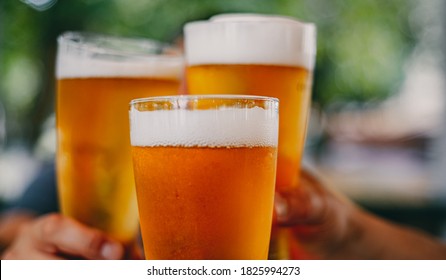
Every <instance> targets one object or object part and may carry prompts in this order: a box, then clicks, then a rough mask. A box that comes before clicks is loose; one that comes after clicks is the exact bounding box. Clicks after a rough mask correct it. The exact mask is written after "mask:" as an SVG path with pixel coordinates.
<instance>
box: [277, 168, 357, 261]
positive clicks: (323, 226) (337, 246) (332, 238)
mask: <svg viewBox="0 0 446 280" xmlns="http://www.w3.org/2000/svg"><path fill="white" fill-rule="evenodd" d="M275 210H276V222H277V224H279V225H280V226H283V227H289V228H290V230H291V231H292V235H293V236H294V238H296V239H297V240H298V241H299V244H300V246H301V247H303V249H304V250H305V253H306V254H309V255H311V256H313V257H315V258H322V259H326V258H335V256H337V255H339V253H340V252H339V251H342V250H341V248H342V247H344V246H345V244H346V243H347V242H349V241H351V240H352V239H355V238H356V236H357V235H358V234H360V232H359V231H358V230H359V229H358V227H357V226H356V225H355V221H356V220H357V219H359V216H360V215H361V210H360V209H359V208H358V207H356V206H355V205H353V204H352V203H351V202H350V201H348V200H347V199H346V198H345V197H342V196H341V195H340V194H337V193H335V192H332V191H330V190H328V189H327V188H326V186H324V185H323V183H322V182H321V180H320V179H318V178H317V177H316V176H315V175H313V174H311V173H310V172H309V171H307V170H302V172H301V177H300V184H299V186H298V187H296V188H291V189H289V190H286V191H280V192H277V193H276V198H275Z"/></svg>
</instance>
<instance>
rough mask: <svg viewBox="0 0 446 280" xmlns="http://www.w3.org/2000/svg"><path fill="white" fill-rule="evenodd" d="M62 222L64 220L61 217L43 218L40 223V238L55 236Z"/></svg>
mask: <svg viewBox="0 0 446 280" xmlns="http://www.w3.org/2000/svg"><path fill="white" fill-rule="evenodd" d="M63 222H64V218H63V217H62V216H61V215H58V214H50V215H48V216H45V217H44V218H43V219H42V223H41V233H42V237H43V238H45V237H48V236H53V235H54V234H56V233H57V232H58V231H59V230H60V228H61V227H62V224H63Z"/></svg>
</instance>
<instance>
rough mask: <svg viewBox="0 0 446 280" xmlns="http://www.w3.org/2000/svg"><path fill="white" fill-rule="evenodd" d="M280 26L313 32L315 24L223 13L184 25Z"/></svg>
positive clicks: (279, 16) (266, 16)
mask: <svg viewBox="0 0 446 280" xmlns="http://www.w3.org/2000/svg"><path fill="white" fill-rule="evenodd" d="M271 24H276V25H282V26H289V27H293V28H299V29H303V30H308V31H311V32H315V30H316V24H315V23H313V22H306V21H302V20H300V19H297V18H294V17H292V16H282V15H269V14H255V13H223V14H217V15H214V16H212V17H210V18H209V19H204V20H196V21H191V22H188V23H186V24H185V27H186V26H195V25H212V26H219V25H220V26H226V25H228V26H231V25H248V26H249V25H260V26H262V25H271Z"/></svg>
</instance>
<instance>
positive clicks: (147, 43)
mask: <svg viewBox="0 0 446 280" xmlns="http://www.w3.org/2000/svg"><path fill="white" fill-rule="evenodd" d="M101 40H102V42H105V41H107V40H108V41H112V42H114V41H116V42H117V41H121V42H125V43H128V44H129V45H131V46H134V47H139V48H140V49H138V50H136V49H133V50H132V49H125V48H124V49H118V48H113V47H111V46H104V45H98V44H97V43H99V42H101ZM57 43H58V47H59V48H60V47H61V46H67V47H70V48H74V49H77V50H80V51H85V52H86V53H92V54H98V55H110V56H115V57H116V56H118V57H129V58H137V59H183V54H182V52H181V50H180V49H179V48H177V47H175V46H172V45H170V44H168V43H164V42H161V41H157V40H154V39H150V38H143V37H126V36H117V35H111V34H101V33H95V32H88V31H66V32H63V33H62V34H60V35H59V36H58V37H57ZM143 50H146V51H147V52H144V51H143ZM162 50H166V51H167V53H157V52H158V51H162Z"/></svg>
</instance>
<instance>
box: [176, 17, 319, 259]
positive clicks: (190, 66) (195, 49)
mask: <svg viewBox="0 0 446 280" xmlns="http://www.w3.org/2000/svg"><path fill="white" fill-rule="evenodd" d="M184 31H185V51H186V63H187V71H186V77H187V86H188V92H189V93H191V94H225V93H232V94H254V95H266V96H273V97H276V98H278V99H279V100H280V120H279V146H278V162H277V178H276V187H277V188H278V189H282V190H286V189H288V188H293V187H296V186H297V185H298V181H299V169H300V161H301V157H302V153H303V147H304V141H305V133H306V126H307V118H308V115H309V107H310V104H309V103H310V97H311V87H312V76H313V74H312V72H313V67H314V58H315V51H316V49H315V46H316V40H315V27H314V25H312V24H308V23H302V22H298V21H296V20H294V19H291V18H286V17H275V16H261V15H244V14H241V15H236V14H234V15H219V16H216V17H213V18H211V19H210V20H209V21H198V22H192V23H188V24H187V25H186V26H185V29H184ZM272 242H275V240H273V241H272ZM279 243H280V242H279ZM282 244H284V242H282ZM284 246H285V247H286V246H287V245H286V244H285V245H284ZM287 250H288V249H286V248H282V249H280V250H279V249H278V250H274V249H273V250H271V252H272V255H271V257H272V258H288V257H289V254H288V252H287ZM275 251H277V253H275ZM279 251H281V252H279Z"/></svg>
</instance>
